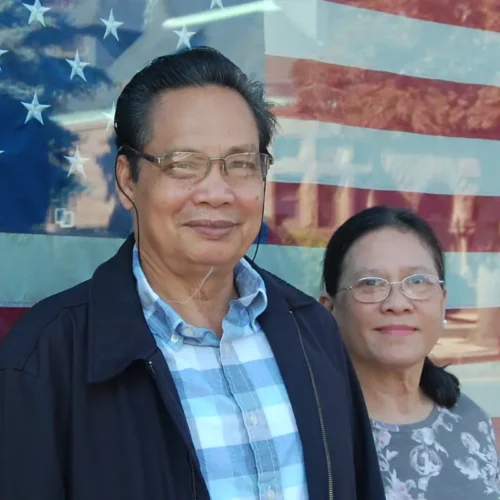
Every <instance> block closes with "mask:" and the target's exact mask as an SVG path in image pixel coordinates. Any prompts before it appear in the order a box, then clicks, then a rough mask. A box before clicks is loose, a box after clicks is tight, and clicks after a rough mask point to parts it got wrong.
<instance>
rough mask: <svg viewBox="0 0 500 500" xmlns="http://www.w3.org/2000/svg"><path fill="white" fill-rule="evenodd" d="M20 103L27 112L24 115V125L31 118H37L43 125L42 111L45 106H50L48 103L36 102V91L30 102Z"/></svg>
mask: <svg viewBox="0 0 500 500" xmlns="http://www.w3.org/2000/svg"><path fill="white" fill-rule="evenodd" d="M21 104H22V105H23V106H24V107H25V108H26V109H27V110H28V114H27V115H26V120H25V121H24V124H25V125H26V123H28V122H29V121H30V120H31V119H32V118H34V119H35V120H38V121H39V122H40V123H41V124H42V125H43V118H42V112H43V111H44V110H46V109H47V108H50V105H49V104H40V103H39V102H38V95H37V93H36V92H35V95H34V96H33V100H32V101H31V102H21Z"/></svg>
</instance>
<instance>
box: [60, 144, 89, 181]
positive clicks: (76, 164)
mask: <svg viewBox="0 0 500 500" xmlns="http://www.w3.org/2000/svg"><path fill="white" fill-rule="evenodd" d="M64 158H66V160H68V161H69V162H70V164H71V167H70V169H69V172H68V177H69V176H70V175H71V174H74V173H75V172H78V173H79V174H81V175H83V176H84V177H87V176H86V175H85V170H84V169H83V164H84V163H85V162H87V161H89V160H90V158H84V157H83V156H80V149H79V148H78V146H77V147H76V150H75V154H74V155H73V156H65V157H64Z"/></svg>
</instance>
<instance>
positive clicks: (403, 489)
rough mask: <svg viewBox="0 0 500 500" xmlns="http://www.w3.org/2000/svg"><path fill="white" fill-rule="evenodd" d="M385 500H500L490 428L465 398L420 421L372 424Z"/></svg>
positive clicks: (499, 480)
mask: <svg viewBox="0 0 500 500" xmlns="http://www.w3.org/2000/svg"><path fill="white" fill-rule="evenodd" d="M372 430H373V437H374V439H375V444H376V447H377V452H378V459H379V464H380V469H381V471H382V477H383V480H384V485H385V494H386V498H387V500H482V499H488V500H500V472H499V460H498V454H497V447H496V442H495V436H494V434H493V426H492V423H491V420H490V418H489V417H488V415H486V413H485V412H484V411H483V410H482V409H481V408H480V407H479V406H477V405H476V403H474V402H473V401H472V400H471V399H470V398H468V397H467V396H465V395H462V396H461V397H460V400H459V402H458V404H457V405H456V407H455V408H453V409H452V410H447V409H444V408H441V407H437V406H436V407H434V409H433V411H432V412H431V414H430V415H429V416H428V417H427V418H426V419H425V420H423V421H422V422H419V423H416V424H407V425H393V424H386V423H384V422H379V421H377V420H372Z"/></svg>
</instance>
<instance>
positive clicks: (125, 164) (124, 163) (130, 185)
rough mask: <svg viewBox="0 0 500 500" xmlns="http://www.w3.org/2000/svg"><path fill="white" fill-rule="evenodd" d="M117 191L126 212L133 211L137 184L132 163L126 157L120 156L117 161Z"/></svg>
mask: <svg viewBox="0 0 500 500" xmlns="http://www.w3.org/2000/svg"><path fill="white" fill-rule="evenodd" d="M115 183H116V190H117V192H118V198H119V200H120V203H121V204H122V205H123V208H125V210H132V208H133V207H134V206H133V202H134V193H135V189H134V188H135V182H134V180H133V178H132V170H131V167H130V163H129V161H128V160H127V157H126V156H125V155H120V156H118V158H117V160H116V179H115Z"/></svg>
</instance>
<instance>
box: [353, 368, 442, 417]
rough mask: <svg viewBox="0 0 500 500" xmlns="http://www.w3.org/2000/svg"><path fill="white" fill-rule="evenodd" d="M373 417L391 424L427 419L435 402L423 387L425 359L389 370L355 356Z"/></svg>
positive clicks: (358, 373)
mask: <svg viewBox="0 0 500 500" xmlns="http://www.w3.org/2000/svg"><path fill="white" fill-rule="evenodd" d="M353 362H354V365H355V368H356V372H357V375H358V378H359V381H360V384H361V388H362V390H363V396H364V398H365V401H366V406H367V408H368V413H369V415H370V417H371V418H373V419H375V420H380V421H382V422H386V423H392V424H409V423H415V422H420V421H422V420H424V419H425V418H426V417H428V416H429V414H430V413H431V411H432V408H433V407H434V403H433V402H432V401H431V400H430V399H429V398H428V397H427V396H426V395H425V394H424V393H423V392H422V390H421V388H420V375H421V373H422V366H423V363H419V364H418V365H415V366H412V367H411V368H408V369H405V370H388V369H387V368H380V367H376V366H373V365H368V364H366V363H363V362H356V361H355V360H353Z"/></svg>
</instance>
